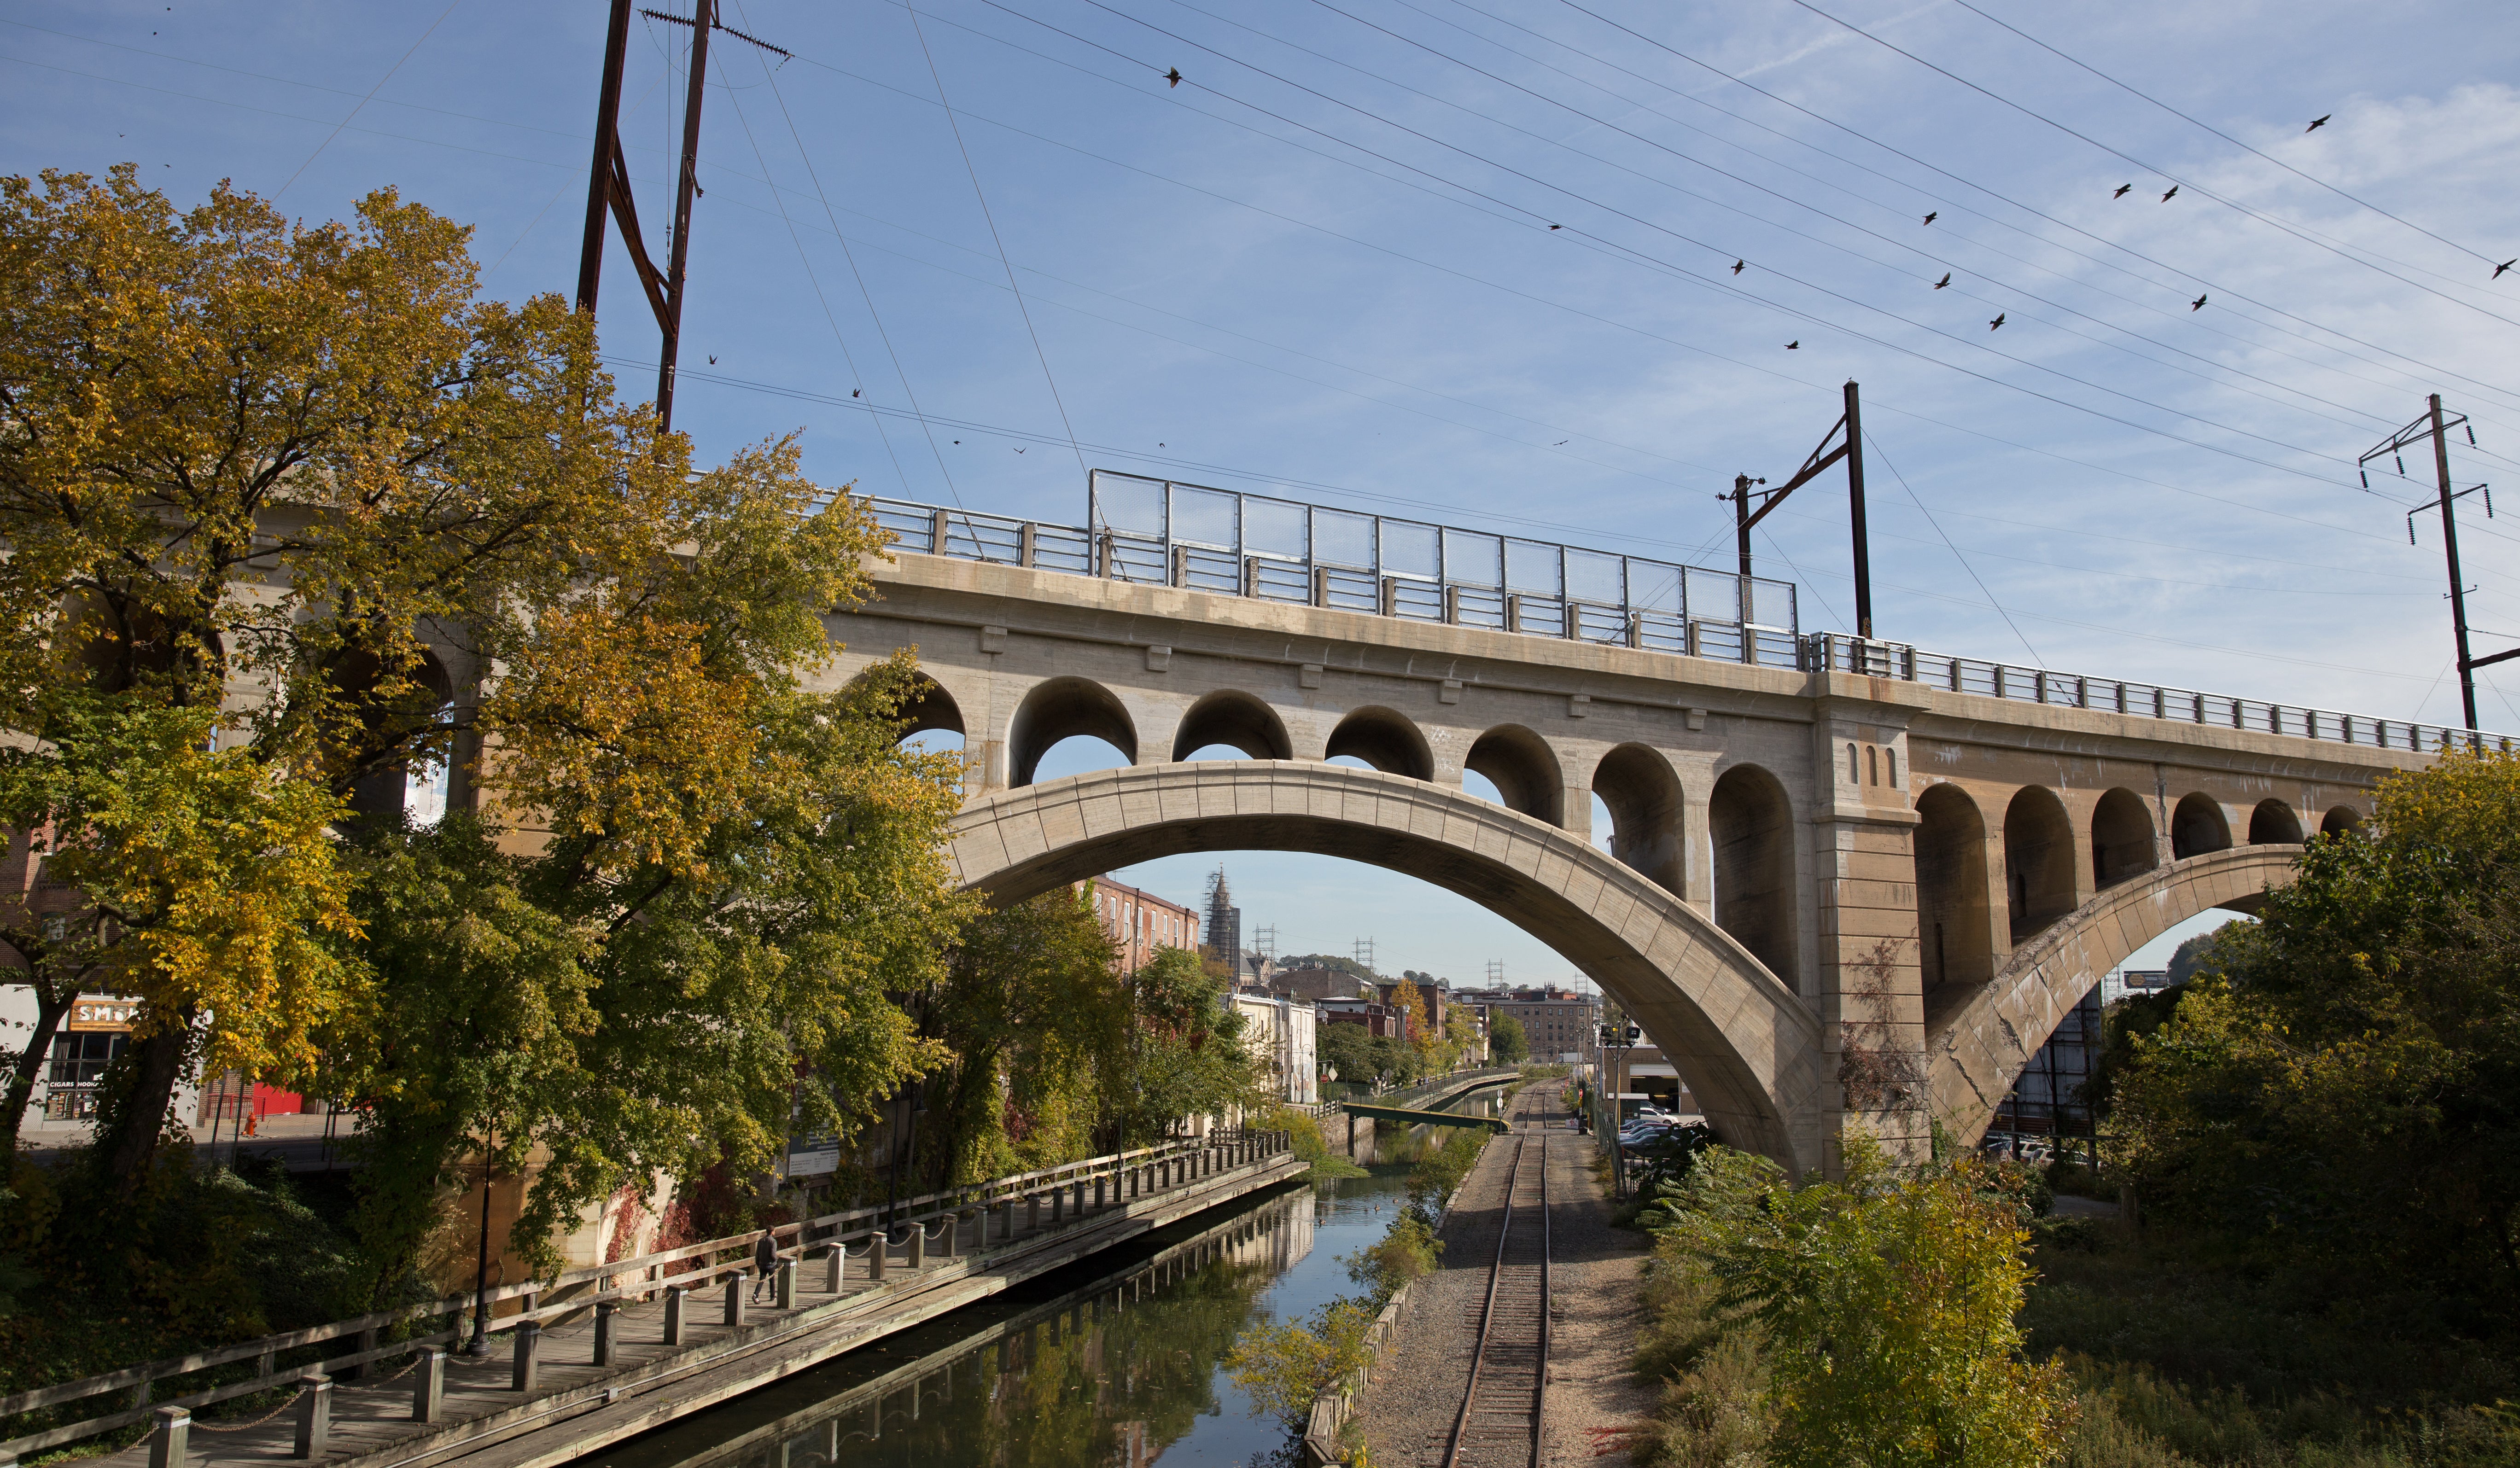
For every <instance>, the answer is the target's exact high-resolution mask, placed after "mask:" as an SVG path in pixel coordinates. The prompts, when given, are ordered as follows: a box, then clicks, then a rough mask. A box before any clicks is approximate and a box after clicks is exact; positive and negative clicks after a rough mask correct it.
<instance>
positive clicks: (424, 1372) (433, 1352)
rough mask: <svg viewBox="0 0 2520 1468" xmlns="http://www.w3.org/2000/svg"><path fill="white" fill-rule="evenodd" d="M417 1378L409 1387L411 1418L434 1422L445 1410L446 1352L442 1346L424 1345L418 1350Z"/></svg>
mask: <svg viewBox="0 0 2520 1468" xmlns="http://www.w3.org/2000/svg"><path fill="white" fill-rule="evenodd" d="M416 1374H417V1375H418V1376H419V1378H420V1379H419V1380H418V1381H415V1382H413V1383H412V1387H411V1420H412V1421H414V1422H434V1421H436V1420H437V1419H438V1417H439V1416H440V1415H442V1414H443V1413H444V1412H445V1410H446V1352H445V1350H444V1349H443V1348H442V1347H437V1346H424V1347H422V1348H421V1351H420V1370H419V1371H418V1372H417V1373H416Z"/></svg>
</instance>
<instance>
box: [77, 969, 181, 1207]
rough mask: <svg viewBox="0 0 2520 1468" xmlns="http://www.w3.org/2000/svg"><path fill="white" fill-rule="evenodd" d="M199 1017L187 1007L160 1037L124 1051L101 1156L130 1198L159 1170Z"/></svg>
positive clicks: (102, 1128) (105, 1114) (103, 1119)
mask: <svg viewBox="0 0 2520 1468" xmlns="http://www.w3.org/2000/svg"><path fill="white" fill-rule="evenodd" d="M193 1017H194V1010H193V1006H192V1005H190V1004H187V1005H185V1006H184V1008H183V1009H182V1010H180V1011H178V1012H177V1013H176V1014H174V1015H172V1016H169V1022H168V1023H166V1024H164V1025H162V1026H161V1027H160V1028H159V1029H158V1030H157V1031H156V1032H155V1033H154V1034H151V1035H149V1036H148V1037H147V1038H145V1039H141V1040H136V1041H134V1042H132V1045H131V1048H130V1049H128V1050H125V1051H124V1052H123V1065H124V1066H125V1067H126V1069H125V1071H124V1074H123V1076H122V1078H121V1079H122V1085H121V1087H120V1088H118V1090H119V1091H120V1094H118V1095H114V1096H111V1097H110V1098H109V1099H108V1102H107V1104H106V1105H105V1106H103V1107H100V1108H99V1113H98V1118H97V1124H98V1135H97V1151H98V1153H99V1154H100V1156H101V1158H102V1160H103V1162H104V1164H105V1172H106V1176H107V1177H109V1178H111V1179H113V1185H114V1188H115V1190H116V1191H117V1192H119V1193H120V1194H121V1195H122V1196H124V1197H126V1198H128V1197H130V1196H132V1195H133V1194H136V1193H137V1192H139V1191H140V1188H141V1186H142V1184H144V1183H145V1182H146V1181H147V1180H148V1179H149V1175H150V1173H151V1172H152V1171H153V1170H154V1169H155V1167H156V1165H157V1161H158V1138H159V1136H160V1135H161V1134H163V1133H164V1132H165V1130H166V1109H167V1107H168V1106H169V1105H170V1104H172V1103H173V1101H174V1099H175V1085H176V1083H177V1082H178V1081H181V1080H182V1079H183V1075H184V1063H185V1061H186V1059H187V1058H189V1056H190V1054H191V1051H192V1045H193Z"/></svg>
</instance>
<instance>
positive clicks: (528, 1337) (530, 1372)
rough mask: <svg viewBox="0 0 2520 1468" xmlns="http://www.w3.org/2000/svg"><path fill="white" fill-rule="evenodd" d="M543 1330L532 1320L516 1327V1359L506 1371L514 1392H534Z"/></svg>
mask: <svg viewBox="0 0 2520 1468" xmlns="http://www.w3.org/2000/svg"><path fill="white" fill-rule="evenodd" d="M542 1351H543V1328H542V1326H541V1325H539V1324H537V1323H535V1322H534V1321H532V1320H527V1321H526V1322H525V1323H523V1324H522V1325H519V1326H517V1357H516V1360H515V1362H514V1363H513V1364H512V1365H511V1366H510V1367H509V1370H508V1385H509V1387H510V1388H511V1389H512V1390H514V1391H518V1392H527V1393H530V1392H532V1391H533V1390H534V1383H535V1380H536V1371H537V1369H538V1368H539V1367H540V1365H541V1363H542V1362H541V1357H542Z"/></svg>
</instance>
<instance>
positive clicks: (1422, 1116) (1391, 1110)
mask: <svg viewBox="0 0 2520 1468" xmlns="http://www.w3.org/2000/svg"><path fill="white" fill-rule="evenodd" d="M1340 1104H1341V1105H1343V1106H1345V1107H1346V1108H1347V1113H1348V1115H1350V1116H1370V1117H1373V1119H1374V1120H1375V1121H1381V1122H1407V1123H1408V1124H1409V1125H1411V1126H1413V1127H1484V1128H1486V1129H1487V1130H1488V1131H1490V1132H1494V1133H1497V1134H1500V1135H1502V1134H1504V1133H1505V1131H1506V1125H1505V1123H1504V1121H1502V1120H1501V1119H1499V1118H1497V1117H1493V1116H1463V1115H1462V1114H1461V1113H1460V1112H1457V1111H1413V1110H1411V1109H1410V1108H1409V1107H1406V1106H1375V1105H1373V1104H1371V1103H1369V1102H1365V1101H1343V1102H1341V1103H1340Z"/></svg>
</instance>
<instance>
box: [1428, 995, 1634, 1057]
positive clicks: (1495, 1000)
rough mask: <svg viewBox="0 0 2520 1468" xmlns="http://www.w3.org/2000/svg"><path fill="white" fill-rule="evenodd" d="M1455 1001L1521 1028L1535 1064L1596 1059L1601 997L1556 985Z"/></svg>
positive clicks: (1464, 996)
mask: <svg viewBox="0 0 2520 1468" xmlns="http://www.w3.org/2000/svg"><path fill="white" fill-rule="evenodd" d="M1453 999H1454V1001H1456V1002H1458V1003H1465V1004H1477V1005H1479V1006H1480V1007H1482V1008H1484V1009H1486V1010H1487V1011H1488V1013H1489V1015H1490V1017H1491V1019H1492V1020H1493V1018H1494V1017H1495V1016H1497V1015H1503V1016H1505V1017H1507V1018H1508V1019H1511V1020H1513V1021H1515V1022H1516V1023H1518V1024H1520V1025H1521V1026H1522V1033H1523V1037H1524V1039H1525V1040H1527V1041H1528V1042H1529V1043H1530V1045H1531V1058H1532V1059H1534V1060H1540V1061H1550V1062H1559V1061H1562V1062H1566V1063H1569V1064H1572V1063H1579V1062H1582V1061H1586V1060H1590V1059H1591V1058H1593V1053H1594V1050H1595V1045H1594V1036H1593V1028H1594V1026H1595V1025H1597V1024H1598V1023H1600V1019H1601V999H1600V996H1598V995H1593V994H1579V993H1577V992H1576V991H1574V990H1572V989H1560V988H1558V987H1556V986H1555V985H1540V986H1537V987H1535V986H1532V985H1523V986H1520V987H1517V988H1513V989H1506V988H1496V989H1463V990H1457V991H1455V992H1454V994H1453Z"/></svg>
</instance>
